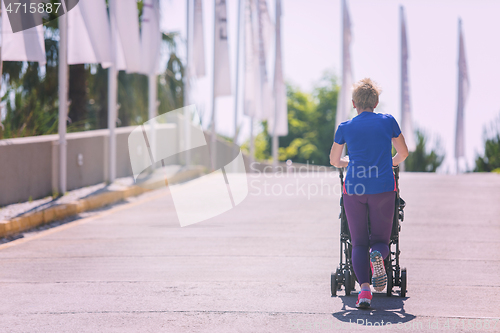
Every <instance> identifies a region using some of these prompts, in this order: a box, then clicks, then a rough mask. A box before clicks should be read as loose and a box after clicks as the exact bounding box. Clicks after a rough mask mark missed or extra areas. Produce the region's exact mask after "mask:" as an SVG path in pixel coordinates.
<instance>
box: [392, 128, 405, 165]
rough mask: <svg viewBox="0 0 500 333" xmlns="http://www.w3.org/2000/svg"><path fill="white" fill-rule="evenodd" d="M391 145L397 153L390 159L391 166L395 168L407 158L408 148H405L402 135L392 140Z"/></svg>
mask: <svg viewBox="0 0 500 333" xmlns="http://www.w3.org/2000/svg"><path fill="white" fill-rule="evenodd" d="M392 144H393V145H394V148H396V151H397V153H396V155H394V157H393V158H392V165H393V166H396V165H398V164H399V163H401V162H403V161H404V160H405V159H406V158H407V157H408V147H407V146H406V142H405V137H404V136H403V133H401V134H399V136H398V137H397V138H392Z"/></svg>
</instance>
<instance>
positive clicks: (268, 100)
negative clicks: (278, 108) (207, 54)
mask: <svg viewBox="0 0 500 333" xmlns="http://www.w3.org/2000/svg"><path fill="white" fill-rule="evenodd" d="M257 1H258V4H257V6H256V9H257V15H256V18H257V26H256V28H257V31H256V37H258V43H257V47H258V51H257V52H258V61H259V70H258V74H257V75H258V78H259V82H258V83H257V85H258V88H257V89H258V90H260V94H259V96H258V97H260V98H257V99H256V110H255V113H256V114H255V116H256V118H257V119H260V120H265V119H269V118H270V117H271V116H272V114H273V110H274V107H273V104H274V101H273V96H272V87H271V85H270V83H269V76H268V73H267V61H266V60H267V56H268V54H269V51H270V40H271V38H272V31H273V29H274V27H273V25H272V22H271V19H270V17H269V11H268V9H267V2H266V0H257Z"/></svg>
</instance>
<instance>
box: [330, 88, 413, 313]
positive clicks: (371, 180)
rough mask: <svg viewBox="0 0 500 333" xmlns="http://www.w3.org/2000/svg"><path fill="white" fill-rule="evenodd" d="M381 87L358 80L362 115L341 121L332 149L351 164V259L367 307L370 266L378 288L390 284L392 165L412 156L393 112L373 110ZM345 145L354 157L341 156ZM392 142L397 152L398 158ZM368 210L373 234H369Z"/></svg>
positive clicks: (337, 161)
mask: <svg viewBox="0 0 500 333" xmlns="http://www.w3.org/2000/svg"><path fill="white" fill-rule="evenodd" d="M380 92H381V90H380V88H379V87H378V86H377V85H376V84H375V83H374V82H373V81H372V80H371V79H368V78H366V79H363V80H361V81H359V82H357V83H356V84H355V85H354V90H353V93H352V104H353V106H354V108H355V109H356V111H357V112H358V115H357V116H356V117H354V118H353V119H351V120H348V121H345V122H343V123H341V124H340V125H339V126H338V128H337V131H336V132H335V140H334V143H333V146H332V150H331V152H330V163H331V164H332V165H334V166H335V167H337V168H347V170H346V177H345V182H344V189H343V193H344V199H343V200H344V208H345V212H346V215H347V221H348V225H349V231H350V232H351V242H352V264H353V268H354V273H355V274H356V277H357V279H358V282H359V284H360V286H361V292H360V293H359V294H358V301H357V302H356V307H359V308H368V307H370V304H371V300H372V293H371V289H370V284H369V276H370V275H369V269H370V268H369V267H370V266H371V269H372V281H371V282H372V285H373V288H374V289H375V290H376V291H382V290H383V289H384V288H385V286H386V284H387V275H386V272H385V268H384V258H386V257H387V256H388V255H389V252H390V249H389V240H390V237H391V227H392V220H393V215H394V204H395V195H396V192H395V191H396V188H395V180H394V174H393V171H392V167H393V166H396V165H398V164H399V163H401V162H403V161H404V160H405V159H406V157H407V156H408V148H407V147H406V143H405V139H404V137H403V134H401V130H400V129H399V125H398V123H397V122H396V120H395V119H394V117H392V116H391V115H389V114H380V113H375V112H373V111H374V109H375V108H376V107H377V105H378V101H379V94H380ZM391 143H392V144H391ZM344 144H347V149H348V153H349V156H345V157H342V158H341V156H342V151H343V149H344ZM392 145H394V147H395V148H396V151H397V154H396V155H395V156H394V157H392ZM368 214H369V215H370V228H371V229H370V230H371V234H369V233H368Z"/></svg>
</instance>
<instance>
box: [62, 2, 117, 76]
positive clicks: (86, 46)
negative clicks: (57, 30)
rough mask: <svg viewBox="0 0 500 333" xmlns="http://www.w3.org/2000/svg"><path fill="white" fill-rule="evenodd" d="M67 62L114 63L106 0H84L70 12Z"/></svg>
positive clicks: (72, 63) (104, 65)
mask: <svg viewBox="0 0 500 333" xmlns="http://www.w3.org/2000/svg"><path fill="white" fill-rule="evenodd" d="M67 15H68V64H69V65H74V64H87V63H100V64H102V67H104V68H107V67H109V66H111V63H112V61H113V57H112V54H111V36H110V33H111V31H110V25H109V17H108V11H107V8H106V1H105V0H85V1H79V2H78V4H77V5H76V6H75V7H74V8H73V9H71V10H70V11H69V12H68V14H67Z"/></svg>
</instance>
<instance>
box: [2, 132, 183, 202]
mask: <svg viewBox="0 0 500 333" xmlns="http://www.w3.org/2000/svg"><path fill="white" fill-rule="evenodd" d="M158 127H159V128H158V130H159V131H161V132H165V133H164V135H162V137H169V138H172V140H175V138H176V137H177V126H176V124H161V125H158ZM134 128H135V126H130V127H121V128H117V129H116V157H117V167H116V169H117V170H116V175H117V177H127V176H131V175H132V168H131V165H130V157H129V151H128V135H129V134H130V132H131V131H132V130H133V129H134ZM58 138H59V136H58V135H42V136H36V137H27V138H16V139H6V140H0V207H1V206H5V205H9V204H12V203H17V202H25V201H28V200H29V198H30V197H31V198H32V199H38V198H43V197H45V196H48V195H52V194H54V193H55V192H57V188H58V174H59V171H58V165H59V144H58ZM66 138H67V188H68V190H73V189H77V188H80V187H84V186H89V185H95V184H98V183H102V182H104V181H106V180H107V179H108V175H107V173H108V141H109V136H108V130H96V131H87V132H79V133H68V134H67V135H66ZM174 144H177V143H174ZM169 162H170V163H178V161H176V160H171V161H169Z"/></svg>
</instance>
